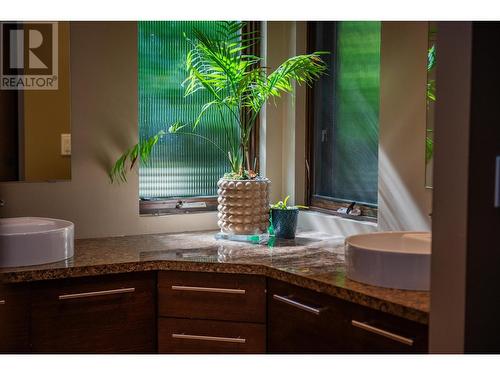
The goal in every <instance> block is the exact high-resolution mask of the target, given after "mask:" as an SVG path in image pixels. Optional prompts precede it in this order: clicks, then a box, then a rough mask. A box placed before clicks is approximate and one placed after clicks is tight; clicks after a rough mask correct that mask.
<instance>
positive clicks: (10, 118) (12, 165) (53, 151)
mask: <svg viewBox="0 0 500 375" xmlns="http://www.w3.org/2000/svg"><path fill="white" fill-rule="evenodd" d="M0 26H1V27H0V30H1V38H0V42H1V49H0V53H1V56H0V57H1V58H0V65H1V69H0V182H6V181H26V182H35V181H54V180H68V179H71V111H70V102H71V97H70V95H71V94H70V68H69V64H70V59H69V53H70V39H69V22H0Z"/></svg>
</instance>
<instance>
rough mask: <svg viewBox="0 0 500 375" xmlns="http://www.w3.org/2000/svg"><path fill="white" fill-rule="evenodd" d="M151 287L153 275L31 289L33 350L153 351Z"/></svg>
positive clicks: (75, 281) (58, 283)
mask: <svg viewBox="0 0 500 375" xmlns="http://www.w3.org/2000/svg"><path fill="white" fill-rule="evenodd" d="M155 284H156V277H155V274H154V273H130V274H123V275H113V276H102V277H85V278H75V279H65V280H57V281H48V282H40V283H37V284H35V285H33V288H32V346H33V351H34V352H41V353H144V352H155V351H156V316H155V315H156V314H155V298H154V296H155Z"/></svg>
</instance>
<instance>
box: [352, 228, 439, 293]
mask: <svg viewBox="0 0 500 375" xmlns="http://www.w3.org/2000/svg"><path fill="white" fill-rule="evenodd" d="M346 263H347V277H348V278H349V279H351V280H354V281H359V282H361V283H365V284H371V285H376V286H381V287H385V288H396V289H407V290H429V288H430V271H431V234H430V233H429V232H378V233H369V234H358V235H354V236H350V237H348V238H347V239H346Z"/></svg>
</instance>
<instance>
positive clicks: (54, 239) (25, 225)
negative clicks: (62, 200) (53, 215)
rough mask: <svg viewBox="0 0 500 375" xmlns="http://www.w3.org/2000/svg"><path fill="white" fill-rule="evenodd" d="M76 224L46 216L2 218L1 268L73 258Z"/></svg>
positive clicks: (0, 240) (0, 228) (0, 232)
mask: <svg viewBox="0 0 500 375" xmlns="http://www.w3.org/2000/svg"><path fill="white" fill-rule="evenodd" d="M73 243H74V225H73V223H72V222H69V221H66V220H58V219H48V218H42V217H14V218H6V219H0V267H22V266H31V265H36V264H43V263H52V262H58V261H61V260H64V259H67V258H70V257H72V256H73V251H74V250H73Z"/></svg>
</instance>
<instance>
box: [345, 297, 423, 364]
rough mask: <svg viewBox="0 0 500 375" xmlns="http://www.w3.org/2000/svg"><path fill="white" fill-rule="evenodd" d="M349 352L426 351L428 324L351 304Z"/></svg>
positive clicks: (389, 352)
mask: <svg viewBox="0 0 500 375" xmlns="http://www.w3.org/2000/svg"><path fill="white" fill-rule="evenodd" d="M350 324H351V330H350V337H351V340H350V349H349V350H350V352H352V353H369V354H371V353H374V354H375V353H383V354H392V353H427V351H428V343H427V341H428V326H427V325H423V324H419V323H416V322H412V321H410V320H406V319H402V318H399V317H396V316H393V315H390V314H386V313H383V312H381V311H377V310H373V309H369V308H366V307H363V306H358V305H353V309H352V312H351V319H350Z"/></svg>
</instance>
